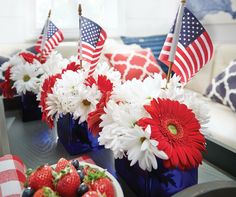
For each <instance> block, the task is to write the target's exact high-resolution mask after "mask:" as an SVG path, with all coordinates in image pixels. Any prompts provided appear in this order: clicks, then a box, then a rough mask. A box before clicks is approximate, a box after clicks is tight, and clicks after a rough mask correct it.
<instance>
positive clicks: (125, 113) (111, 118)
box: [98, 100, 147, 158]
mask: <svg viewBox="0 0 236 197" xmlns="http://www.w3.org/2000/svg"><path fill="white" fill-rule="evenodd" d="M104 110H105V114H104V115H102V116H101V120H102V122H101V124H100V125H99V126H100V127H101V128H102V131H101V132H100V133H99V134H100V137H99V139H98V140H99V143H100V144H101V145H104V146H105V147H106V148H109V149H111V150H112V151H113V153H114V156H115V158H122V157H123V155H124V149H123V147H122V143H123V141H124V139H123V136H125V134H126V132H127V130H129V129H132V128H134V126H135V124H136V122H137V121H138V120H139V119H140V118H141V117H145V116H147V113H146V111H145V110H144V108H143V107H140V106H137V105H131V104H127V103H125V104H122V103H120V104H117V103H116V102H115V101H113V100H110V101H109V102H108V103H107V106H106V108H105V109H104Z"/></svg>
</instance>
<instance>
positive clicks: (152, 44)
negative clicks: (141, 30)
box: [121, 35, 168, 73]
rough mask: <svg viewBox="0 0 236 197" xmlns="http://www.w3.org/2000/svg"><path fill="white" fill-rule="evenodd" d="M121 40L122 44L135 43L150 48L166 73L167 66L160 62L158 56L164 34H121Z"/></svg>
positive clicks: (164, 37)
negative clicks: (139, 35)
mask: <svg viewBox="0 0 236 197" xmlns="http://www.w3.org/2000/svg"><path fill="white" fill-rule="evenodd" d="M121 39H122V41H123V42H124V44H128V45H130V44H137V45H139V46H141V47H142V48H150V49H151V50H152V52H153V55H154V56H155V59H156V60H157V63H158V64H159V65H160V66H161V68H162V70H163V71H164V72H165V73H167V72H168V67H167V66H166V65H165V64H164V63H162V62H161V61H160V60H159V59H158V57H159V55H160V52H161V49H162V46H163V44H164V42H165V39H166V35H154V36H145V37H126V36H121Z"/></svg>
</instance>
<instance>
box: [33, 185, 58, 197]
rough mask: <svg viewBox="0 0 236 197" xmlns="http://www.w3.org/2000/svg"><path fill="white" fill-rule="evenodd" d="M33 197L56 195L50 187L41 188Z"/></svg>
mask: <svg viewBox="0 0 236 197" xmlns="http://www.w3.org/2000/svg"><path fill="white" fill-rule="evenodd" d="M33 197H58V195H57V194H56V193H55V192H54V191H53V190H52V189H51V188H50V187H42V188H41V189H39V190H37V191H36V192H35V193H34V195H33Z"/></svg>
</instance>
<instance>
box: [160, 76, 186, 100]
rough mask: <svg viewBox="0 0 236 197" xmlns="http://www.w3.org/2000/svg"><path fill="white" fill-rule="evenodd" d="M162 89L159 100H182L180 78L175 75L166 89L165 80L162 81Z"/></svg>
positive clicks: (182, 93)
mask: <svg viewBox="0 0 236 197" xmlns="http://www.w3.org/2000/svg"><path fill="white" fill-rule="evenodd" d="M161 86H162V89H161V93H160V96H159V97H160V98H168V99H171V100H178V101H181V100H183V95H184V91H183V86H182V84H181V83H180V77H179V76H177V75H174V76H173V77H172V78H171V79H170V81H169V83H168V84H167V87H166V78H165V79H163V80H162V85H161Z"/></svg>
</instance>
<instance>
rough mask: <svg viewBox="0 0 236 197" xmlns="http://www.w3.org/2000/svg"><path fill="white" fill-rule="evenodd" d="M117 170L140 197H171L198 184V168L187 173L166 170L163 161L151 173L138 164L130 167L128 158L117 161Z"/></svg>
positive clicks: (176, 169)
mask: <svg viewBox="0 0 236 197" xmlns="http://www.w3.org/2000/svg"><path fill="white" fill-rule="evenodd" d="M115 168H116V173H118V175H120V176H121V177H122V178H123V179H124V181H125V182H126V183H127V184H128V186H129V187H130V188H131V189H132V190H133V191H134V192H135V193H136V194H137V196H139V197H144V196H145V197H169V196H172V195H173V194H175V193H177V192H179V191H181V190H183V189H185V188H187V187H189V186H192V185H195V184H197V182H198V169H197V168H193V169H191V170H187V171H182V170H179V169H178V168H175V169H166V168H164V166H163V164H162V161H161V160H158V169H157V170H152V171H151V172H148V171H144V170H142V169H141V168H140V167H139V165H138V164H137V163H136V164H135V165H134V166H130V161H128V160H127V159H126V158H123V159H116V160H115Z"/></svg>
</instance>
